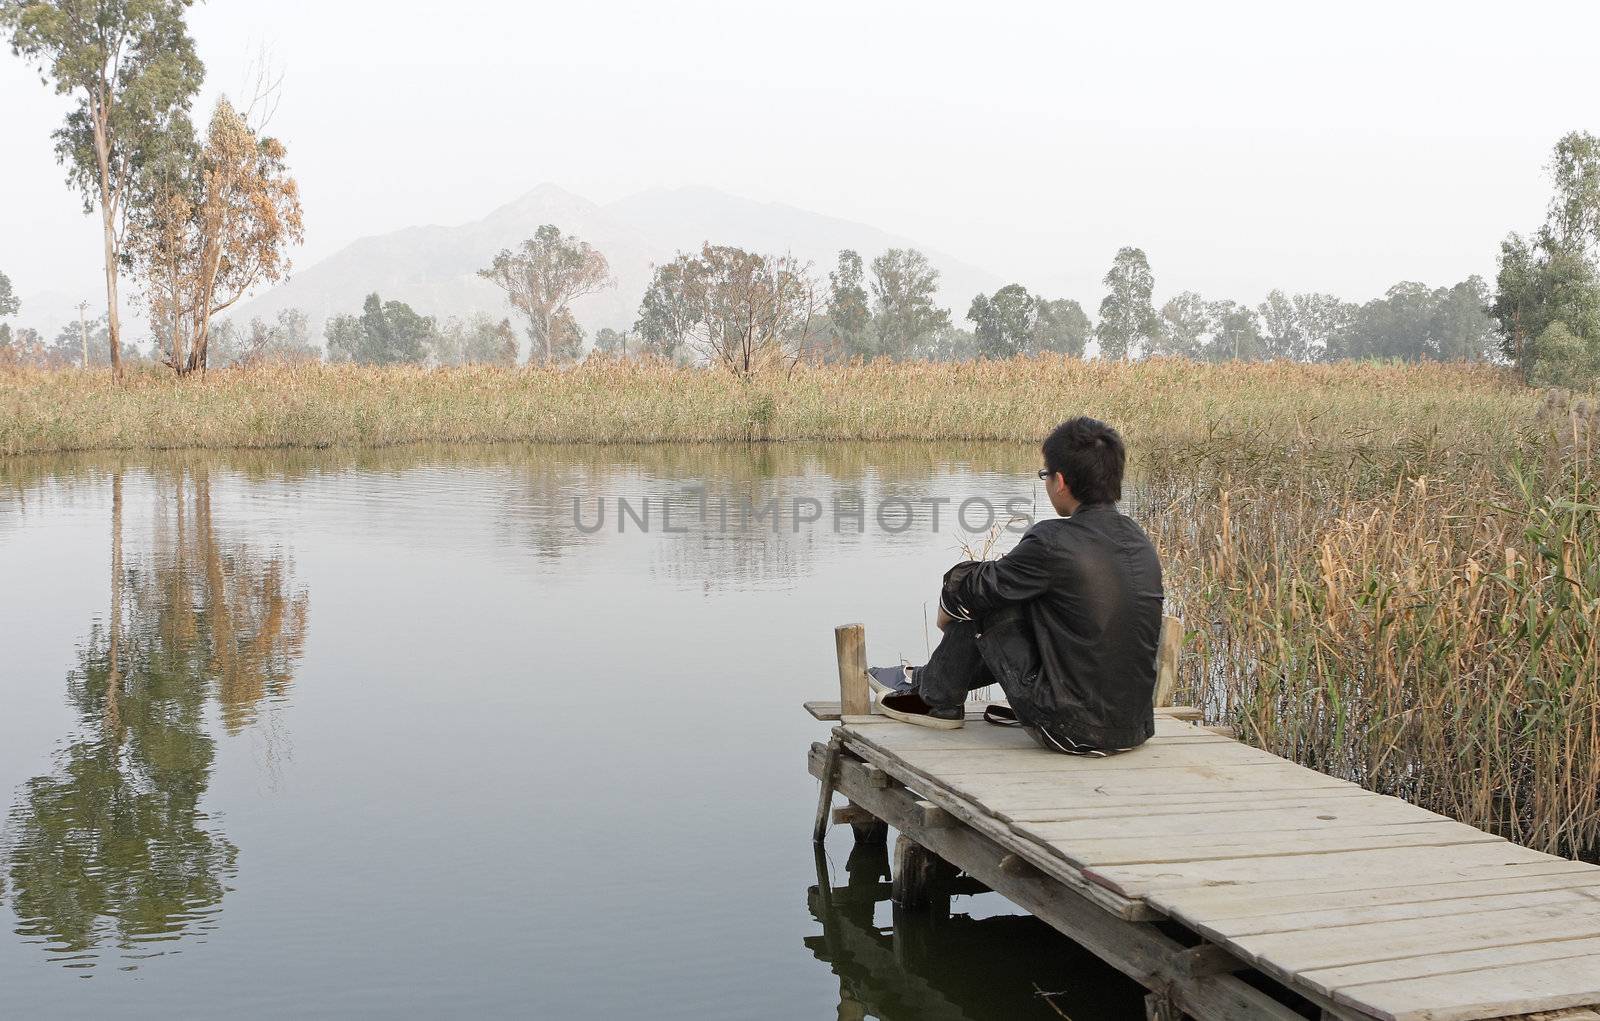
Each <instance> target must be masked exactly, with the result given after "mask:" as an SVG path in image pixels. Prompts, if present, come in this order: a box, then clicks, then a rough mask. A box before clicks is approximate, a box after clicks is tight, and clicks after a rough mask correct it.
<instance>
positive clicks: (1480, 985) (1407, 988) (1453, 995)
mask: <svg viewBox="0 0 1600 1021" xmlns="http://www.w3.org/2000/svg"><path fill="white" fill-rule="evenodd" d="M1334 999H1335V1001H1336V1002H1340V1003H1347V1004H1350V1005H1351V1006H1353V1007H1356V1008H1357V1009H1359V1010H1362V1011H1365V1012H1367V1013H1370V1014H1375V1015H1377V1016H1378V1017H1380V1018H1384V1019H1386V1021H1478V1019H1481V1018H1494V1017H1502V1016H1504V1015H1507V1014H1526V1013H1528V1012H1530V1011H1533V1010H1552V1009H1556V1008H1561V1007H1587V1006H1592V1005H1594V1004H1600V954H1591V955H1589V956H1586V957H1568V958H1563V959H1561V960H1556V961H1543V962H1540V963H1536V964H1534V963H1518V964H1510V965H1506V966H1505V967H1501V968H1485V969H1482V970H1480V971H1470V972H1459V973H1457V974H1454V975H1430V976H1427V977H1425V978H1411V979H1402V980H1399V981H1395V982H1384V983H1380V984H1377V985H1363V986H1351V987H1349V988H1346V989H1341V990H1339V992H1338V993H1337V994H1336V995H1335V997H1334Z"/></svg>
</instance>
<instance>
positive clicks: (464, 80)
mask: <svg viewBox="0 0 1600 1021" xmlns="http://www.w3.org/2000/svg"><path fill="white" fill-rule="evenodd" d="M190 21H191V25H192V28H193V32H194V35H195V38H196V40H197V43H198V46H199V51H200V55H201V57H202V59H203V60H204V61H205V63H206V66H207V69H208V79H207V87H206V92H205V94H204V96H203V98H202V101H201V106H202V107H203V108H206V109H208V108H209V106H210V104H211V102H212V101H213V100H214V98H215V96H216V95H217V93H218V92H220V91H236V90H237V89H238V88H239V86H240V84H241V83H242V82H243V81H244V79H245V70H246V67H247V65H248V64H249V63H250V62H251V59H252V57H253V56H254V55H255V53H256V52H257V50H258V49H259V48H260V47H262V46H263V45H265V46H267V47H269V48H270V50H271V52H272V54H273V56H274V58H275V60H276V62H277V63H278V65H279V66H280V67H281V69H282V71H283V72H284V74H285V83H284V87H283V93H282V103H281V106H280V107H279V109H278V112H277V116H276V118H275V119H274V121H273V122H272V124H271V130H272V132H273V133H274V134H277V135H278V136H279V137H281V138H282V139H283V140H284V141H285V143H286V144H287V145H288V150H289V160H290V164H291V166H292V168H293V169H294V171H295V173H296V174H297V176H298V178H299V180H300V184H301V188H302V192H303V198H304V203H305V211H306V224H307V230H306V243H305V246H304V248H303V249H302V250H300V251H299V252H298V253H297V254H296V256H295V261H296V262H297V264H299V265H300V266H308V265H310V264H312V263H313V262H315V261H316V260H318V259H320V258H322V257H324V256H327V255H329V254H331V253H332V252H334V251H336V250H338V249H339V248H340V247H342V246H343V245H345V244H347V243H348V242H350V241H352V240H355V239H356V238H359V237H361V236H364V235H368V234H374V233H381V232H384V231H388V230H393V229H396V228H399V227H404V226H409V225H413V224H421V223H445V224H453V223H459V222H464V221H467V220H471V219H475V218H477V217H479V216H481V215H483V214H484V213H486V212H488V211H489V210H490V209H492V208H494V207H495V206H497V205H500V204H502V203H504V202H506V201H509V200H510V199H512V198H514V197H516V196H518V195H520V194H521V193H523V192H525V191H527V190H528V189H530V188H531V187H533V186H534V185H536V184H538V183H540V182H543V181H553V182H556V183H558V184H560V185H562V186H563V187H565V188H567V189H569V190H571V191H574V192H576V193H578V194H581V195H584V196H587V197H589V198H592V199H594V200H596V201H600V202H605V201H609V200H612V199H615V198H620V197H622V196H623V195H626V194H629V193H631V192H634V191H637V190H640V189H644V188H648V187H652V186H658V185H659V186H677V185H687V184H699V185H709V186H711V187H715V188H720V189H723V190H726V191H729V192H733V193H736V194H740V195H745V196H749V197H752V198H756V199H763V200H778V201H783V202H788V203H791V204H793V205H797V206H801V207H804V208H807V209H812V210H815V211H818V212H823V213H829V214H833V215H837V216H842V217H846V218H849V219H854V220H860V221H863V222H866V223H870V224H873V225H874V226H878V227H881V228H884V229H886V230H889V231H892V232H894V233H898V234H902V235H905V236H908V237H911V238H915V239H917V240H918V241H919V242H921V243H923V244H926V245H928V246H930V247H934V248H939V249H943V250H945V251H947V252H949V253H950V254H952V255H955V256H958V257H961V258H964V259H966V260H967V261H969V262H972V263H976V264H977V265H980V266H983V267H985V268H988V269H991V270H993V271H994V272H996V273H999V274H1002V275H1004V276H1006V277H1011V278H1016V279H1018V280H1020V281H1022V282H1024V283H1026V284H1028V285H1029V286H1030V287H1032V288H1034V289H1036V290H1039V291H1042V292H1045V293H1047V294H1048V295H1050V296H1056V295H1064V296H1069V297H1075V298H1078V299H1079V300H1080V301H1082V302H1083V303H1084V305H1085V306H1086V307H1089V308H1090V309H1091V310H1092V309H1093V307H1094V305H1095V304H1096V303H1098V301H1099V298H1100V292H1101V289H1100V286H1099V282H1098V281H1099V278H1100V276H1101V275H1102V274H1103V273H1104V272H1105V269H1106V267H1107V266H1108V264H1109V263H1110V260H1111V256H1112V254H1113V253H1114V252H1115V250H1116V248H1117V247H1118V246H1120V245H1124V244H1133V245H1139V246H1141V247H1143V248H1144V249H1145V250H1146V251H1147V252H1148V253H1149V256H1150V261H1151V264H1152V266H1153V268H1154V270H1155V273H1156V279H1157V286H1158V297H1160V296H1164V295H1170V294H1172V293H1175V292H1176V291H1178V290H1183V289H1195V290H1199V291H1201V292H1202V293H1204V294H1206V295H1207V296H1208V297H1214V298H1222V297H1231V298H1235V299H1240V300H1246V301H1251V302H1254V301H1258V300H1259V299H1260V298H1261V296H1262V294H1263V293H1264V292H1265V291H1267V290H1268V289H1270V288H1273V287H1282V288H1285V289H1288V290H1292V291H1301V290H1319V291H1333V292H1336V293H1339V294H1341V295H1343V296H1345V297H1349V298H1360V299H1365V298H1369V297H1372V296H1374V295H1376V294H1378V293H1380V292H1381V291H1382V290H1383V289H1385V288H1386V287H1388V286H1389V285H1390V284H1392V283H1394V282H1395V281H1397V280H1401V279H1412V280H1421V281H1424V282H1426V283H1429V284H1432V285H1436V286H1437V285H1440V284H1446V283H1451V282H1454V281H1456V280H1458V279H1460V278H1462V277H1464V276H1466V275H1467V274H1470V273H1482V274H1485V275H1486V276H1487V275H1489V274H1491V273H1492V272H1493V260H1494V254H1495V250H1496V245H1497V243H1498V241H1499V240H1500V238H1501V237H1503V236H1504V235H1505V233H1506V232H1507V231H1509V230H1512V229H1523V230H1525V229H1528V228H1530V227H1532V226H1534V225H1536V224H1537V223H1538V222H1539V220H1540V219H1541V218H1542V215H1543V208H1544V204H1545V200H1546V196H1547V192H1548V186H1547V180H1546V178H1545V174H1544V169H1543V168H1544V164H1545V162H1546V160H1547V158H1548V154H1549V150H1550V147H1551V145H1552V144H1553V143H1554V142H1555V140H1556V138H1557V137H1559V136H1560V135H1561V134H1562V133H1564V132H1567V131H1570V130H1575V129H1582V130H1597V129H1600V124H1597V123H1596V121H1597V120H1600V116H1597V115H1600V106H1597V103H1596V101H1597V98H1600V96H1597V90H1596V85H1595V77H1594V71H1593V64H1592V61H1591V59H1590V57H1589V49H1590V48H1591V47H1590V44H1591V43H1592V41H1593V40H1594V39H1595V38H1596V37H1597V35H1600V5H1596V4H1592V3H1582V4H1580V3H1570V4H1549V3H1527V2H1524V3H1520V4H1515V5H1513V4H1506V3H1495V4H1489V3H1462V2H1451V3H1396V2H1393V0H1390V2H1386V3H1370V4H1369V3H1356V2H1344V3H1339V4H1318V5H1310V4H1286V3H1271V4H1244V3H1193V2H1189V3H1174V4H1134V3H1122V4H1105V3H1095V4H1092V5H1091V4H1076V3H1065V2H1055V3H1041V4H1037V5H1035V4H1005V3H993V2H991V3H985V4H978V3H965V4H946V3H934V2H927V0H922V2H916V3H910V2H904V3H902V2H895V3H873V2H865V0H855V2H849V3H834V2H820V0H812V2H808V3H785V4H778V3H765V2H759V0H744V2H739V3H712V2H699V0H670V2H667V0H652V2H644V3H620V2H602V0H574V2H569V3H563V4H559V5H558V4H549V3H522V2H515V3H513V2H488V0H453V2H451V3H448V4H442V5H441V4H438V3H436V2H427V3H424V2H421V0H382V2H377V0H371V2H366V0H363V2H356V0H272V2H254V3H252V2H245V0H232V2H223V0H217V2H213V3H210V4H203V5H199V6H197V7H196V8H195V9H194V11H193V13H192V14H191V16H190ZM63 109H64V106H63V102H62V100H60V99H59V98H58V97H55V96H53V95H52V94H51V93H50V92H49V90H47V89H46V88H44V87H43V86H42V85H40V84H39V81H38V78H37V76H36V74H35V73H34V72H33V71H32V70H30V69H28V68H26V67H25V66H24V65H23V64H22V63H21V62H20V61H19V60H18V59H16V58H14V57H12V56H10V54H9V53H8V52H3V53H0V124H3V126H4V132H3V138H4V147H3V152H4V158H3V159H0V271H4V272H6V273H8V274H9V275H10V276H11V277H12V278H13V281H14V282H15V284H16V286H17V289H18V291H19V293H20V294H21V295H22V296H23V298H24V301H26V300H27V297H28V295H29V294H30V293H37V292H42V291H52V290H53V291H66V292H77V291H81V292H82V293H83V296H84V297H89V298H95V297H96V296H97V295H98V293H99V284H98V273H99V271H100V263H99V260H100V242H99V237H98V230H97V227H96V225H95V222H94V221H93V220H91V219H90V218H87V217H85V216H84V215H83V214H82V211H81V206H80V204H79V200H78V198H77V197H76V196H75V195H73V194H72V193H70V192H69V191H68V190H67V188H66V187H65V185H64V183H63V176H62V171H61V169H60V168H59V167H58V166H57V165H56V163H55V161H54V157H53V153H52V149H51V141H50V137H49V135H50V132H51V130H52V129H53V128H54V127H56V125H57V124H58V123H59V121H60V118H61V114H62V111H63ZM960 311H961V310H957V317H958V318H959V315H960ZM22 318H23V320H24V321H26V319H27V316H26V314H24V316H23V317H22Z"/></svg>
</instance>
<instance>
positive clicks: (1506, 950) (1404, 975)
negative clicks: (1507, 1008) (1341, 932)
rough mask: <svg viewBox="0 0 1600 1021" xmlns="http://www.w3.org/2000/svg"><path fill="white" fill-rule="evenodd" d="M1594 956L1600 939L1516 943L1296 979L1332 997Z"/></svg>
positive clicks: (1310, 973) (1309, 972)
mask: <svg viewBox="0 0 1600 1021" xmlns="http://www.w3.org/2000/svg"><path fill="white" fill-rule="evenodd" d="M1591 954H1600V938H1582V939H1566V940H1548V941H1541V942H1536V943H1517V944H1514V945H1511V946H1500V947H1484V948H1480V949H1477V950H1456V951H1451V952H1449V953H1440V954H1422V955H1419V956H1416V957H1404V958H1399V959H1396V960H1389V961H1368V962H1365V963H1362V964H1349V965H1342V966H1340V967H1337V968H1310V969H1307V970H1306V971H1303V972H1301V973H1300V974H1299V975H1298V976H1296V978H1297V982H1298V984H1300V985H1304V986H1306V987H1308V988H1311V989H1314V990H1319V991H1321V992H1322V993H1325V994H1328V995H1333V994H1335V993H1336V991H1337V990H1339V989H1344V988H1347V987H1350V986H1362V985H1370V984H1372V983H1376V982H1391V981H1395V980H1397V979H1408V978H1422V977H1424V976H1428V975H1457V974H1461V973H1462V972H1470V971H1477V970H1480V969H1483V968H1498V967H1501V966H1504V965H1508V964H1515V963H1518V962H1538V961H1555V960H1565V959H1570V958H1573V957H1586V956H1589V955H1591Z"/></svg>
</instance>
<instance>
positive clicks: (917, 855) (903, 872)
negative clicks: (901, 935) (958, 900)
mask: <svg viewBox="0 0 1600 1021" xmlns="http://www.w3.org/2000/svg"><path fill="white" fill-rule="evenodd" d="M959 872H960V870H959V869H957V868H956V867H955V866H954V865H952V864H950V863H949V862H947V861H945V860H944V859H943V858H941V857H939V856H938V855H936V854H934V853H933V852H932V851H930V850H928V849H927V848H925V847H923V846H922V845H921V844H919V843H917V842H916V841H915V840H912V839H911V838H910V837H908V836H906V835H905V834H904V833H902V834H900V835H899V837H897V838H896V839H895V842H894V883H893V886H892V888H891V894H890V896H891V899H893V901H894V902H895V904H897V905H898V906H900V907H902V908H904V909H906V910H908V911H924V910H927V909H928V908H933V909H934V910H935V911H938V912H939V913H940V914H949V912H950V892H949V883H948V880H951V879H954V878H955V877H956V875H957V874H958V873H959Z"/></svg>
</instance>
